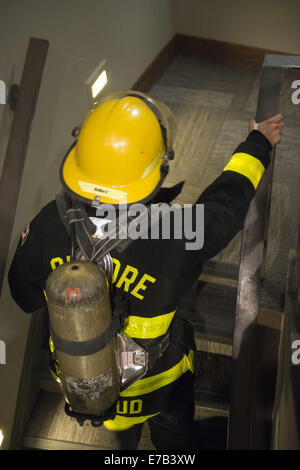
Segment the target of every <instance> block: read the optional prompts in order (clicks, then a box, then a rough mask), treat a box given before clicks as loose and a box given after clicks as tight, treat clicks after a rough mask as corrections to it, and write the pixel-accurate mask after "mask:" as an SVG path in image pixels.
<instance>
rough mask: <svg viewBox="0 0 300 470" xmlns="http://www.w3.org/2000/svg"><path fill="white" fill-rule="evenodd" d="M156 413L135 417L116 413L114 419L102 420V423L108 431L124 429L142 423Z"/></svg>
mask: <svg viewBox="0 0 300 470" xmlns="http://www.w3.org/2000/svg"><path fill="white" fill-rule="evenodd" d="M156 415H158V413H154V414H153V415H148V416H139V417H137V418H128V417H126V416H119V415H116V417H115V419H110V420H108V421H104V422H103V424H104V426H105V427H106V429H108V430H109V431H125V430H126V429H129V428H131V427H132V426H134V425H135V424H139V423H143V422H144V421H146V420H147V419H149V418H153V416H156Z"/></svg>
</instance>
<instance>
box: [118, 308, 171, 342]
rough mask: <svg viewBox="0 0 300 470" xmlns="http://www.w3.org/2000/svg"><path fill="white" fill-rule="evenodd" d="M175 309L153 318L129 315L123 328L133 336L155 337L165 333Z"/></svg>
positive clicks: (142, 337)
mask: <svg viewBox="0 0 300 470" xmlns="http://www.w3.org/2000/svg"><path fill="white" fill-rule="evenodd" d="M174 314H175V310H174V311H173V312H170V313H165V314H164V315H158V316H156V317H152V318H146V317H138V316H134V315H129V317H128V318H127V320H126V321H125V328H124V329H123V331H124V333H126V334H127V335H128V336H130V337H131V338H139V339H153V338H158V337H159V336H162V335H164V334H165V333H166V332H167V331H168V329H169V326H170V324H171V321H172V320H173V317H174Z"/></svg>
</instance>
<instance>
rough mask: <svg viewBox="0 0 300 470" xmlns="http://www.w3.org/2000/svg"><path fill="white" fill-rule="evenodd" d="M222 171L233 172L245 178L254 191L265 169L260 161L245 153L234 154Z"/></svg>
mask: <svg viewBox="0 0 300 470" xmlns="http://www.w3.org/2000/svg"><path fill="white" fill-rule="evenodd" d="M223 171H234V172H236V173H240V174H241V175H244V176H246V178H248V180H249V181H251V183H252V184H253V186H254V188H255V189H256V188H257V186H258V184H259V182H260V180H261V178H262V176H263V174H264V172H265V167H264V165H263V164H262V163H261V161H260V160H258V159H257V158H255V157H252V156H251V155H248V154H247V153H235V154H234V155H233V157H232V158H231V160H230V162H229V163H228V165H226V167H225V168H224V170H223Z"/></svg>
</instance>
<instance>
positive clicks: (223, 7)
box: [172, 0, 300, 55]
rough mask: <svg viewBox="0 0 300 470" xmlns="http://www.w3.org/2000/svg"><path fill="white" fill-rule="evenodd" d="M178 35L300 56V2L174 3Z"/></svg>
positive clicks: (204, 0)
mask: <svg viewBox="0 0 300 470" xmlns="http://www.w3.org/2000/svg"><path fill="white" fill-rule="evenodd" d="M172 17H173V22H174V29H175V31H176V32H177V33H181V34H187V35H189V36H197V37H203V38H208V39H216V40H219V41H226V42H232V43H235V44H243V45H246V46H253V47H259V48H265V49H273V50H277V51H282V52H285V53H287V54H295V55H299V54H300V2H299V0H285V1H282V0H226V1H224V0H184V1H183V0H172Z"/></svg>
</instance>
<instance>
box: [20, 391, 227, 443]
mask: <svg viewBox="0 0 300 470" xmlns="http://www.w3.org/2000/svg"><path fill="white" fill-rule="evenodd" d="M226 415H227V413H226V409H220V410H217V411H216V410H214V409H210V408H206V409H205V408H203V407H200V406H196V410H195V419H197V420H204V421H203V422H206V421H209V419H210V418H215V417H223V418H224V419H225V417H226ZM200 422H201V421H200ZM22 447H23V448H24V449H43V450H56V449H57V450H114V449H116V446H115V445H114V443H113V440H112V436H111V433H109V432H108V431H107V430H106V429H105V427H104V426H101V427H99V428H95V427H93V426H92V425H91V424H90V423H89V422H85V423H84V425H83V426H79V424H78V423H77V421H76V420H75V419H73V418H70V417H69V416H67V415H66V414H65V412H64V397H63V396H62V395H61V394H57V393H49V392H43V391H41V392H40V394H39V396H38V399H37V403H36V406H35V408H34V410H33V413H32V416H31V419H30V422H29V425H28V428H27V431H26V434H25V438H24V440H23V446H22ZM154 449H155V448H154V446H153V444H152V442H151V438H150V429H149V426H148V423H147V422H146V423H145V425H144V426H143V431H142V436H141V440H140V443H139V447H138V450H154Z"/></svg>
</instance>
